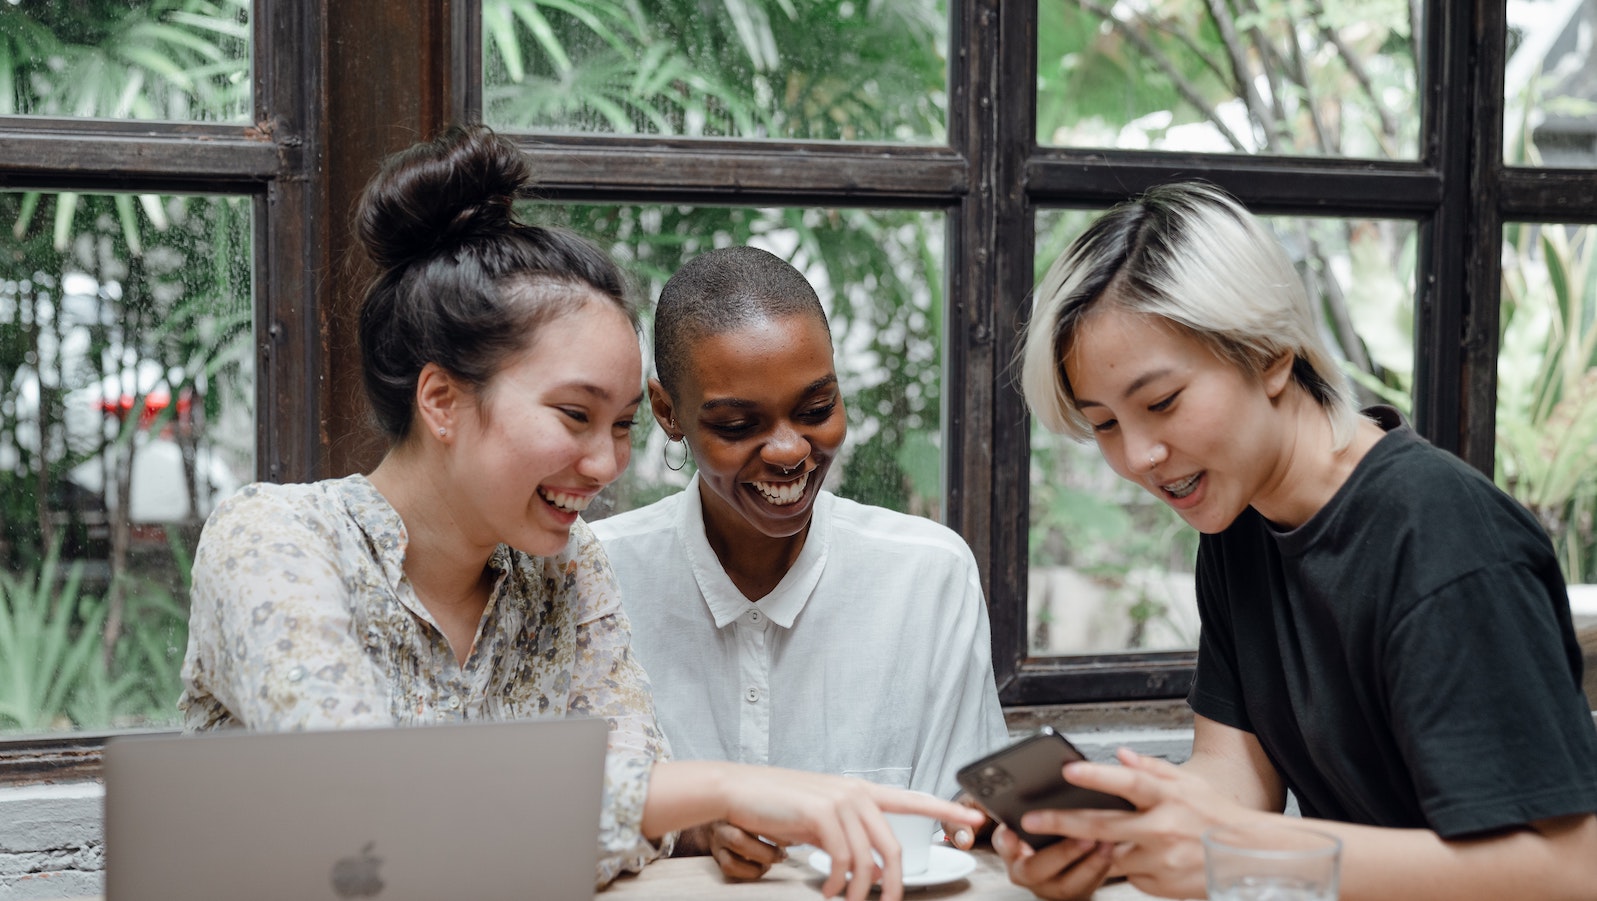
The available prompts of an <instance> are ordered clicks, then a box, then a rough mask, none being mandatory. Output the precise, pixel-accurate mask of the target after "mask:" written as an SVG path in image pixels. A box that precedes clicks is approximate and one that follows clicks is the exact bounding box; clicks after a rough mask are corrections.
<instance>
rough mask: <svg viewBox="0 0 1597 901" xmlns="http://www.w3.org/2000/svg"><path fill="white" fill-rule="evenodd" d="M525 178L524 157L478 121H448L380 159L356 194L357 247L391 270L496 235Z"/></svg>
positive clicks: (527, 177)
mask: <svg viewBox="0 0 1597 901" xmlns="http://www.w3.org/2000/svg"><path fill="white" fill-rule="evenodd" d="M531 179H532V168H531V166H530V165H529V164H528V162H527V158H526V157H525V156H523V155H522V154H521V152H520V151H518V150H517V149H516V146H515V145H514V144H512V143H511V142H510V141H509V140H507V139H505V138H503V137H500V136H499V135H496V134H494V133H493V132H492V131H490V130H489V129H487V128H485V127H483V126H480V125H477V126H452V127H451V128H449V129H448V130H447V131H445V132H444V133H443V134H441V135H439V136H438V137H437V138H435V139H433V140H431V141H426V142H423V143H420V144H416V145H414V146H412V147H410V148H409V149H407V150H404V151H401V152H399V153H396V154H394V155H393V156H390V157H389V158H388V159H387V160H386V161H385V162H384V163H383V168H382V171H381V172H379V173H378V175H377V177H376V178H373V179H372V181H371V184H369V185H368V186H367V187H366V193H365V196H364V197H363V198H362V199H361V204H360V215H359V219H358V221H357V223H356V226H357V229H358V232H359V236H360V241H361V244H362V245H363V246H364V247H365V248H366V252H367V254H368V255H370V257H371V259H372V260H373V261H374V262H376V263H377V265H379V266H381V267H382V268H384V269H392V268H393V267H395V266H400V265H409V264H413V263H416V262H417V261H420V260H424V259H427V258H429V257H431V256H433V255H435V254H437V253H439V252H441V251H444V250H448V249H451V248H454V247H458V246H460V245H461V244H463V243H468V242H470V241H471V240H472V239H473V238H475V237H477V236H481V235H491V234H497V233H501V232H503V230H504V229H505V228H506V227H507V226H508V225H510V224H511V221H512V212H511V204H512V203H513V202H514V200H515V199H516V196H517V194H518V193H519V192H520V191H521V190H522V189H523V188H524V187H525V186H526V185H527V184H528V183H529V182H530V181H531Z"/></svg>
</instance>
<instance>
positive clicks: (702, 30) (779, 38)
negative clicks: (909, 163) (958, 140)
mask: <svg viewBox="0 0 1597 901" xmlns="http://www.w3.org/2000/svg"><path fill="white" fill-rule="evenodd" d="M717 7H719V8H717ZM947 22H948V14H947V4H946V2H934V3H925V2H919V0H876V2H870V3H857V2H854V0H805V2H791V0H723V2H722V3H720V4H716V5H712V4H706V3H702V2H698V0H656V2H651V3H647V4H643V3H634V2H624V0H606V2H597V3H595V2H580V3H578V2H573V0H484V2H483V32H484V45H485V54H484V55H485V60H484V70H485V76H484V82H485V87H484V107H485V110H486V112H487V118H488V121H489V122H490V123H491V124H497V125H506V126H515V127H535V128H539V129H543V130H550V129H553V130H569V131H580V132H595V131H597V132H611V133H618V134H630V133H645V134H663V135H691V136H737V137H747V138H762V137H765V138H805V139H823V140H824V139H838V140H923V141H936V140H941V139H942V136H943V134H944V130H945V112H944V111H945V109H946V106H947V100H946V94H947V87H946V82H947V78H946V75H945V72H946V68H947V67H946V62H945V60H946V47H947V30H948V25H947Z"/></svg>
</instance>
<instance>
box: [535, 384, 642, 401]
mask: <svg viewBox="0 0 1597 901" xmlns="http://www.w3.org/2000/svg"><path fill="white" fill-rule="evenodd" d="M556 387H559V388H570V389H572V390H573V391H581V392H582V393H583V394H586V395H589V396H590V397H596V398H598V399H599V400H609V399H610V392H609V391H606V390H605V389H604V388H601V387H600V386H598V385H595V384H593V383H592V382H569V383H567V384H564V385H558V386H556ZM632 403H633V404H642V403H643V392H642V391H639V392H638V396H637V397H634V398H633V399H632ZM628 406H631V404H628Z"/></svg>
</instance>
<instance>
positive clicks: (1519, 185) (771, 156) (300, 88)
mask: <svg viewBox="0 0 1597 901" xmlns="http://www.w3.org/2000/svg"><path fill="white" fill-rule="evenodd" d="M1054 2H1062V0H1054ZM1423 5H1424V20H1423V21H1424V23H1425V26H1424V35H1423V36H1422V39H1421V41H1420V42H1419V45H1418V47H1417V55H1418V58H1419V67H1420V71H1419V79H1420V86H1419V91H1420V97H1421V107H1422V109H1421V117H1422V122H1421V134H1420V139H1419V140H1420V148H1421V153H1420V158H1419V159H1418V160H1416V161H1379V160H1375V161H1371V160H1337V159H1305V158H1294V157H1258V156H1246V155H1204V154H1172V153H1158V152H1147V151H1116V150H1099V149H1092V150H1083V149H1075V148H1062V147H1043V146H1039V145H1038V143H1037V141H1036V136H1035V129H1036V125H1035V97H1034V92H1033V91H1028V90H1013V89H1011V90H1005V89H1004V87H1005V86H1013V85H1034V84H1035V83H1036V71H1037V60H1036V44H1037V42H1036V39H1035V35H1036V29H1037V21H1038V17H1037V6H1036V0H1026V2H1007V3H1005V2H1001V0H950V3H949V6H950V42H951V47H950V49H949V53H948V59H949V64H950V72H949V109H948V123H947V142H946V143H945V144H940V145H884V144H847V143H831V142H793V141H772V140H757V141H755V140H750V141H738V140H702V139H670V138H658V137H652V136H649V137H626V136H578V135H569V134H561V135H549V134H534V133H515V134H513V135H512V137H514V138H515V139H516V140H517V142H518V144H519V146H521V148H522V149H523V150H525V151H526V152H527V153H528V154H529V155H530V156H531V157H532V158H533V164H534V167H535V169H534V171H536V172H538V173H539V179H540V184H541V190H542V191H543V193H544V194H545V196H547V197H549V198H550V199H551V200H558V201H572V202H592V203H600V202H634V203H658V202H673V203H685V204H695V203H697V204H718V205H725V204H737V205H749V206H754V205H833V206H869V207H915V208H922V209H929V210H938V211H941V212H943V213H944V214H945V217H946V221H947V226H946V228H947V238H948V241H947V247H948V252H947V255H946V266H947V271H946V273H945V278H946V279H947V294H946V296H947V299H948V300H947V306H946V309H947V313H946V315H947V317H948V319H947V321H946V322H945V328H944V334H945V335H946V336H947V341H948V343H947V345H946V346H945V348H944V364H943V365H944V369H945V379H944V391H943V398H944V410H943V415H942V422H943V428H944V448H945V452H944V459H943V473H944V479H943V481H944V495H943V497H944V518H945V521H946V522H947V523H948V524H949V525H950V526H951V527H953V528H955V529H956V530H957V531H959V532H960V533H961V534H962V535H963V536H964V537H965V538H966V540H967V541H968V542H969V543H970V545H971V548H972V550H973V551H974V553H975V556H976V559H977V560H978V562H979V564H980V565H981V569H982V574H983V580H984V583H985V584H984V588H985V589H986V592H987V597H988V604H989V609H990V611H991V621H992V629H993V631H992V635H993V661H994V668H995V672H996V676H997V681H998V686H999V690H1000V695H1001V698H1002V700H1003V703H1004V704H1005V706H1006V707H1010V708H1013V707H1017V706H1022V705H1054V704H1067V703H1089V702H1095V703H1096V702H1117V703H1119V702H1134V701H1158V700H1159V699H1175V698H1179V697H1182V696H1183V695H1184V694H1185V692H1186V690H1187V687H1188V685H1189V684H1190V680H1191V676H1192V668H1193V662H1194V654H1193V653H1192V652H1160V653H1131V654H1108V655H1096V656H1086V657H1060V658H1038V657H1032V656H1030V655H1029V653H1028V650H1027V643H1026V635H1025V628H1026V559H1027V546H1026V540H1027V538H1026V533H1027V529H1026V523H1027V522H1028V516H1027V511H1028V509H1029V493H1028V491H1027V467H1028V448H1029V423H1028V418H1027V415H1026V412H1025V407H1024V404H1023V402H1022V399H1021V397H1020V394H1019V392H1018V390H1017V388H1016V386H1015V384H1014V382H1013V377H1012V373H1013V369H1012V366H1011V360H1013V358H1014V354H1015V352H1016V348H1017V341H1018V326H1019V324H1020V322H1021V320H1022V316H1023V314H1024V309H1025V303H1026V300H1027V298H1028V297H1029V294H1030V291H1031V289H1032V272H1033V259H1032V256H1033V241H1034V234H1033V232H1034V226H1033V220H1034V214H1035V212H1036V211H1037V209H1039V208H1040V207H1047V206H1089V207H1101V206H1106V205H1108V204H1110V203H1113V202H1116V201H1119V200H1122V199H1124V198H1125V197H1126V196H1129V195H1130V194H1132V193H1134V192H1136V191H1138V190H1141V189H1143V188H1146V187H1149V186H1152V185H1154V184H1156V183H1159V182H1162V181H1167V180H1171V179H1176V178H1193V177H1199V178H1205V179H1208V180H1210V181H1213V182H1215V183H1216V184H1218V185H1220V186H1221V187H1223V188H1226V189H1227V190H1229V191H1231V192H1233V193H1234V194H1236V195H1237V196H1238V198H1239V199H1240V200H1242V201H1243V202H1244V203H1245V204H1247V205H1248V206H1249V207H1250V208H1252V209H1254V210H1256V211H1258V212H1261V213H1267V214H1286V215H1291V214H1312V215H1316V216H1326V215H1331V216H1347V217H1370V218H1406V219H1411V220H1413V221H1415V222H1416V223H1417V224H1418V226H1419V247H1420V253H1419V254H1418V263H1417V267H1418V271H1417V272H1416V285H1417V291H1418V294H1417V297H1416V317H1417V319H1416V328H1415V332H1416V347H1415V360H1416V370H1415V375H1414V380H1415V407H1414V411H1415V412H1414V419H1415V424H1416V427H1417V428H1418V430H1419V431H1420V432H1421V433H1422V434H1424V435H1425V436H1426V437H1427V438H1429V439H1430V440H1431V441H1432V442H1434V443H1436V444H1437V445H1438V446H1441V447H1443V448H1445V449H1448V450H1451V451H1454V452H1456V453H1458V454H1459V455H1460V456H1461V457H1463V459H1465V460H1466V461H1467V462H1469V463H1470V464H1471V465H1473V466H1475V467H1476V468H1478V469H1481V470H1483V471H1485V472H1488V473H1490V472H1491V471H1492V466H1493V456H1494V441H1493V432H1494V428H1495V403H1496V356H1497V332H1498V299H1497V298H1498V286H1499V281H1500V277H1501V272H1500V266H1501V261H1500V256H1499V255H1500V252H1501V238H1502V225H1503V222H1504V221H1505V219H1512V220H1517V221H1537V222H1571V223H1577V222H1579V223H1586V222H1594V221H1597V171H1592V170H1568V169H1521V168H1510V167H1506V166H1505V165H1504V164H1503V155H1502V132H1503V122H1502V116H1503V108H1504V97H1503V63H1504V52H1505V37H1506V32H1507V25H1506V13H1505V9H1504V6H1503V4H1502V3H1501V0H1470V2H1468V3H1453V2H1450V0H1424V3H1423ZM254 18H255V22H254V43H253V50H252V52H253V57H254V72H255V74H254V83H255V85H256V97H255V104H254V106H255V116H254V124H247V125H238V126H230V125H200V124H178V123H151V122H143V121H140V122H106V121H98V120H96V121H75V120H71V121H68V120H53V119H51V120H46V119H35V118H3V119H0V187H5V188H13V189H14V188H47V189H63V190H64V189H72V190H120V191H126V190H141V191H153V192H223V193H244V194H248V195H250V196H252V197H253V198H254V199H255V210H256V213H255V221H256V239H255V259H254V261H253V272H254V277H255V284H256V288H255V298H256V306H257V313H256V330H257V331H256V334H257V348H258V354H259V356H258V360H257V363H258V370H257V372H258V385H257V402H258V405H259V406H258V410H259V412H258V424H257V438H258V440H257V447H258V459H259V463H258V473H257V475H258V476H259V477H260V478H263V479H267V480H273V481H301V480H309V479H317V478H326V477H332V476H338V475H343V474H347V473H350V472H355V471H359V470H364V469H367V468H369V467H370V466H371V465H374V464H375V462H376V461H377V459H379V458H380V456H381V452H382V445H381V442H380V439H378V438H377V436H376V435H375V434H374V432H373V430H372V429H370V428H369V427H368V425H367V418H366V412H365V410H364V401H363V399H362V396H361V388H360V375H359V369H358V359H357V355H356V354H355V353H354V352H353V350H352V349H353V347H354V346H355V344H354V335H355V323H356V311H355V304H354V302H353V298H354V297H356V296H358V286H359V285H360V284H361V281H362V276H363V271H362V270H361V267H360V265H359V263H357V262H354V261H353V256H354V255H353V254H352V253H351V248H352V246H353V241H352V237H351V234H350V229H349V228H348V225H347V223H348V222H349V216H350V211H351V210H352V209H353V207H354V202H355V200H356V198H357V197H358V196H359V192H360V190H361V188H362V186H363V185H364V184H365V182H366V180H367V179H368V178H369V177H370V175H371V174H372V173H373V172H375V171H376V169H377V166H378V164H379V162H380V160H381V158H382V157H383V156H384V155H385V154H387V153H389V152H392V151H394V150H398V149H400V148H402V147H404V146H406V145H407V144H409V143H410V142H411V141H413V140H415V138H416V137H417V136H419V135H425V134H431V133H433V132H435V131H436V130H437V129H438V128H439V127H441V126H442V125H444V124H446V123H447V122H450V121H457V120H470V119H473V118H475V117H476V114H477V112H478V111H479V110H480V100H481V47H482V38H481V18H480V3H479V2H478V0H341V2H340V3H336V4H324V3H317V2H311V0H256V4H255V10H254ZM995 510H1001V511H1005V512H1004V514H1003V515H998V516H995V515H993V511H995ZM101 741H103V736H96V735H63V736H48V737H43V738H37V739H12V740H6V741H0V782H6V781H27V780H30V779H50V778H60V777H61V776H62V775H63V774H70V775H73V776H77V775H82V774H84V773H92V772H94V770H95V767H96V766H97V763H95V762H94V761H97V749H98V747H99V745H100V742H101ZM52 761H53V763H52ZM85 761H89V762H85ZM52 766H54V767H56V769H55V770H53V771H52V770H51V767H52ZM51 772H54V773H55V775H53V776H52V775H49V774H50V773H51Z"/></svg>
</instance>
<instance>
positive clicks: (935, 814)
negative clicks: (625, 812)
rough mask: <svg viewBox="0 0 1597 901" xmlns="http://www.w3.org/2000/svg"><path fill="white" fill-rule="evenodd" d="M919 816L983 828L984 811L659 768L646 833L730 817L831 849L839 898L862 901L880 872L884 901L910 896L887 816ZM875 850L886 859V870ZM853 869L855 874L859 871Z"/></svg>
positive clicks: (848, 789) (829, 882)
mask: <svg viewBox="0 0 1597 901" xmlns="http://www.w3.org/2000/svg"><path fill="white" fill-rule="evenodd" d="M884 810H889V811H896V812H901V813H917V814H921V815H923V816H928V817H932V818H934V819H941V820H945V821H951V822H959V823H965V824H968V825H971V826H975V825H977V824H978V823H980V822H981V819H982V816H981V814H980V813H979V812H978V811H974V810H971V809H970V808H968V807H962V806H960V805H958V804H954V803H953V802H950V801H943V800H940V799H938V798H934V797H930V796H928V795H923V794H918V793H914V792H907V791H903V790H900V789H895V788H888V787H886V786H881V785H875V784H873V783H869V782H863V781H861V780H859V779H848V778H845V777H842V776H832V775H826V774H822V773H806V772H800V771H798V770H784V769H778V768H775V767H761V766H749V765H747V764H741V763H725V762H720V761H706V760H690V761H672V762H668V763H658V764H655V766H654V772H653V775H652V776H651V777H650V780H649V797H648V801H647V802H646V804H645V806H644V812H643V833H644V834H645V835H651V836H658V835H663V834H665V833H668V832H675V831H677V830H681V829H686V828H688V827H689V826H693V825H696V824H699V823H708V822H713V821H716V820H726V821H728V822H730V823H732V824H733V825H735V826H738V827H740V828H742V829H744V830H746V831H748V832H750V833H752V834H754V835H763V836H766V837H769V838H771V839H775V840H776V841H779V842H785V843H799V842H802V843H805V844H811V845H815V846H817V847H819V848H821V849H822V850H824V851H825V852H826V853H827V854H828V855H829V856H830V857H831V859H832V872H831V875H830V876H828V877H827V879H826V881H825V882H824V883H823V884H822V886H821V891H822V894H823V895H825V896H826V897H831V896H833V895H835V894H837V893H838V892H839V891H841V890H842V889H843V887H844V886H845V884H846V885H847V887H848V897H849V899H850V901H861V899H863V898H864V897H865V896H866V895H867V894H868V893H869V892H870V890H871V888H872V886H873V885H874V883H875V882H876V879H877V877H878V875H880V878H881V883H882V898H883V901H897V899H898V898H899V897H900V896H901V894H902V886H903V880H902V870H901V864H900V860H899V848H898V843H897V842H896V841H895V840H894V838H893V832H892V830H891V829H890V828H888V825H887V822H886V820H884V819H883V818H882V811H884ZM873 849H874V850H875V851H876V853H877V854H878V855H879V856H880V857H881V859H882V866H881V867H880V868H878V867H877V866H876V863H875V861H874V860H873V859H872V855H871V852H872V850H873ZM851 871H852V873H851Z"/></svg>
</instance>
